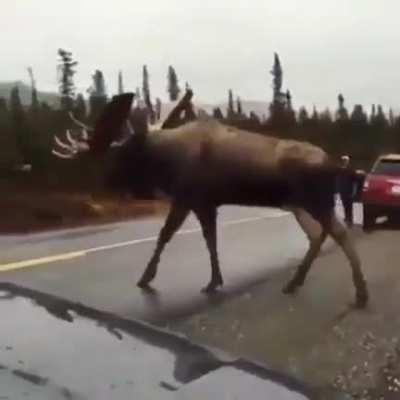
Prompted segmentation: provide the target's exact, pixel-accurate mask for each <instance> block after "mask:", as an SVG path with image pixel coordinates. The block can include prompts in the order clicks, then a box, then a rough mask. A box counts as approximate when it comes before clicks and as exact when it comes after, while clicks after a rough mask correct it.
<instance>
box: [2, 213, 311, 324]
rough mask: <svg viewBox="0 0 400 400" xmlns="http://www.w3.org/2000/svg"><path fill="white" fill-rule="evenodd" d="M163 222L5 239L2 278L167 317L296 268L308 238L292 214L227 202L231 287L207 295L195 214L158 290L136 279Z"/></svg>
mask: <svg viewBox="0 0 400 400" xmlns="http://www.w3.org/2000/svg"><path fill="white" fill-rule="evenodd" d="M162 223H163V220H162V219H160V218H151V219H144V220H138V221H134V222H128V223H118V224H111V225H107V226H99V227H86V228H80V229H71V230H65V231H59V232H50V233H41V234H33V235H28V236H9V237H0V281H3V282H14V283H16V284H20V285H23V286H26V287H30V288H33V289H36V290H40V291H42V292H46V293H49V294H53V295H57V296H61V297H63V298H65V299H68V300H71V301H79V302H82V303H83V304H85V305H88V306H91V307H94V308H97V309H101V310H104V311H110V312H113V313H117V314H119V315H122V316H125V317H133V318H140V319H144V320H147V321H152V322H162V321H165V320H167V319H168V318H169V317H170V316H180V315H182V314H188V313H191V312H193V311H194V310H195V309H198V308H199V307H205V306H207V305H209V303H210V302H213V301H218V299H222V298H225V297H226V296H230V295H233V294H235V293H237V292H238V291H242V290H246V289H247V288H248V287H249V286H251V285H252V284H254V283H256V282H257V283H259V282H262V281H263V280H266V279H268V276H269V275H270V274H271V272H273V271H276V270H279V269H283V268H286V267H288V266H293V265H295V264H296V262H297V261H298V260H299V259H300V258H301V257H302V255H303V253H304V251H305V250H306V246H307V242H306V239H305V236H304V234H303V233H302V232H301V231H300V229H299V227H298V226H297V224H296V223H295V221H294V219H293V217H292V216H291V215H290V214H288V213H284V212H282V211H279V210H273V209H258V208H239V207H225V208H222V209H221V212H220V218H219V237H220V238H219V253H220V261H221V267H222V272H223V275H224V278H225V287H224V289H223V292H222V293H221V295H220V296H217V297H214V298H209V297H207V296H205V295H203V294H201V293H200V289H201V287H202V286H204V285H205V284H206V283H207V282H208V280H209V278H210V266H209V258H208V252H207V250H206V247H205V244H204V241H203V238H202V235H201V232H200V229H199V225H198V223H197V221H196V220H195V219H194V218H193V217H190V218H189V219H188V221H187V222H186V223H185V224H184V226H183V227H182V230H181V231H180V234H179V235H178V236H175V237H174V239H173V240H172V242H171V243H170V244H169V246H168V247H167V249H166V250H165V252H164V254H163V257H162V260H161V264H160V270H159V274H158V276H157V278H156V281H155V282H154V286H155V288H156V289H157V294H155V295H148V294H147V295H146V294H144V293H143V292H142V291H141V290H140V289H138V288H137V287H136V286H135V284H136V281H137V280H138V279H139V277H140V275H141V273H142V272H143V269H144V267H145V265H146V263H147V261H148V260H149V258H150V256H151V253H152V251H153V249H154V246H155V240H156V236H157V233H158V231H159V229H160V227H161V226H162Z"/></svg>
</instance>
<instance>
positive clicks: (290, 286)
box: [282, 281, 300, 294]
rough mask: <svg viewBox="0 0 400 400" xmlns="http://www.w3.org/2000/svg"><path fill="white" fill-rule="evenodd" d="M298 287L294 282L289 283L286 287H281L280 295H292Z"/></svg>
mask: <svg viewBox="0 0 400 400" xmlns="http://www.w3.org/2000/svg"><path fill="white" fill-rule="evenodd" d="M299 286H300V285H298V284H297V283H296V282H294V281H290V282H289V283H288V284H287V285H286V286H284V287H283V289H282V293H284V294H293V293H295V292H296V291H297V288H298V287H299Z"/></svg>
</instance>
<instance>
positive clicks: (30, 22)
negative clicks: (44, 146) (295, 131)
mask: <svg viewBox="0 0 400 400" xmlns="http://www.w3.org/2000/svg"><path fill="white" fill-rule="evenodd" d="M0 1H1V9H0V26H1V34H0V49H1V65H0V81H10V80H19V79H22V80H27V72H26V67H28V66H32V67H33V69H34V72H35V75H36V79H37V83H38V87H39V88H40V89H46V90H53V89H56V87H57V86H56V85H57V82H56V59H57V54H56V53H57V49H58V48H59V47H62V48H65V49H68V50H71V51H72V52H73V54H74V56H75V58H76V60H77V61H78V62H79V66H78V73H77V75H76V84H77V86H78V87H79V88H80V89H81V90H82V89H84V88H87V87H89V86H90V83H91V82H90V77H91V74H92V73H93V71H94V70H95V69H97V68H98V69H101V70H102V71H103V72H104V74H105V78H106V83H107V87H108V89H109V91H110V92H111V93H112V92H114V91H115V90H116V86H117V74H118V70H120V69H121V70H122V71H123V75H124V81H125V87H126V88H127V89H134V88H135V87H136V86H138V85H139V86H140V84H141V68H142V65H143V64H147V65H148V68H149V72H150V78H151V90H152V95H153V97H155V96H160V97H162V98H166V73H167V67H168V65H169V64H172V65H173V66H174V67H175V69H176V71H177V73H178V77H179V79H180V82H181V83H182V84H184V82H185V81H188V82H189V83H190V84H191V86H192V87H193V89H194V90H195V95H196V98H197V99H198V100H201V101H203V102H218V101H221V100H225V98H226V97H227V96H226V92H227V89H228V88H232V89H233V90H234V92H235V93H236V94H237V95H240V96H241V97H242V98H244V99H249V100H250V99H251V100H266V101H269V100H270V98H271V86H270V85H271V76H270V74H269V71H270V69H271V66H272V62H273V52H274V51H277V52H278V53H279V55H280V57H281V61H282V64H283V69H284V87H285V88H289V89H290V90H291V92H292V95H293V101H294V103H295V105H297V106H299V105H301V104H306V105H309V106H310V105H312V104H316V105H317V106H318V107H319V108H323V107H325V106H331V107H332V106H335V105H336V98H337V94H338V92H339V91H341V92H343V94H344V96H345V98H346V100H347V102H348V104H349V106H350V105H352V104H354V103H363V104H364V105H365V106H366V107H367V108H369V107H370V105H371V104H372V103H382V104H383V105H384V106H394V107H395V108H396V109H398V108H400V25H399V20H400V2H399V1H398V0H332V1H331V0H301V1H300V0H275V1H271V0H143V1H138V0H112V1H110V0H68V1H66V0H0Z"/></svg>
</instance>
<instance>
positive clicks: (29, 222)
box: [0, 190, 168, 234]
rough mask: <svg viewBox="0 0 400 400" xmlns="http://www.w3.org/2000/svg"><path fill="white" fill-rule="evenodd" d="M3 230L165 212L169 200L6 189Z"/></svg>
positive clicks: (0, 208) (0, 219) (1, 202)
mask: <svg viewBox="0 0 400 400" xmlns="http://www.w3.org/2000/svg"><path fill="white" fill-rule="evenodd" d="M1 196H2V197H1V199H0V234H11V233H28V232H33V231H40V230H47V229H61V228H66V227H74V226H81V225H88V224H104V223H110V222H116V221H124V220H127V219H131V218H141V217H145V216H148V215H159V214H164V213H165V212H166V210H167V208H168V204H167V203H166V202H161V201H141V200H137V199H132V198H128V197H127V198H117V197H110V196H107V195H96V196H93V195H90V194H87V193H54V192H53V191H48V190H43V191H37V190H35V191H32V190H24V191H18V192H17V193H15V192H14V193H10V192H8V193H7V192H6V193H4V192H3V193H2V195H1Z"/></svg>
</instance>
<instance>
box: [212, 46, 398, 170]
mask: <svg viewBox="0 0 400 400" xmlns="http://www.w3.org/2000/svg"><path fill="white" fill-rule="evenodd" d="M271 74H272V88H273V98H272V102H271V104H270V107H269V110H268V116H265V115H264V116H262V117H261V118H260V116H258V115H256V114H255V113H254V112H250V113H249V115H246V114H245V113H244V112H243V108H242V104H241V100H240V98H239V97H236V99H235V97H234V95H233V92H232V90H229V92H228V108H227V111H226V113H223V112H222V111H221V110H220V109H219V108H216V109H214V113H213V114H214V117H215V118H218V119H224V120H225V121H226V122H227V123H230V124H233V125H236V126H238V127H241V128H244V129H248V130H251V131H255V132H260V133H265V134H273V135H275V136H279V137H282V138H291V139H297V140H307V141H310V142H312V143H314V144H316V145H318V146H321V147H322V148H324V149H325V150H327V151H328V152H329V153H331V154H335V155H342V154H348V155H350V156H351V158H352V159H353V160H354V163H355V165H356V166H359V167H362V168H368V167H369V166H370V164H371V162H373V160H374V159H375V158H376V156H377V155H378V154H381V153H386V152H400V116H395V115H394V113H393V110H392V109H390V110H389V111H388V112H387V113H385V112H384V110H383V108H382V106H380V105H377V106H375V105H372V107H371V110H370V112H369V113H367V111H366V110H365V109H364V108H363V106H362V105H361V104H357V105H355V106H354V108H353V109H352V110H351V111H349V110H348V109H347V107H346V103H345V98H344V96H343V95H342V94H339V95H338V98H337V108H336V110H334V111H333V112H332V111H331V110H329V109H325V110H322V111H320V110H317V108H316V107H313V109H312V110H307V109H306V108H305V107H300V108H299V110H295V109H294V108H293V105H292V95H291V93H290V91H289V90H287V91H282V86H283V70H282V66H281V62H280V60H279V56H278V55H277V54H275V59H274V64H273V68H272V71H271Z"/></svg>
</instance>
